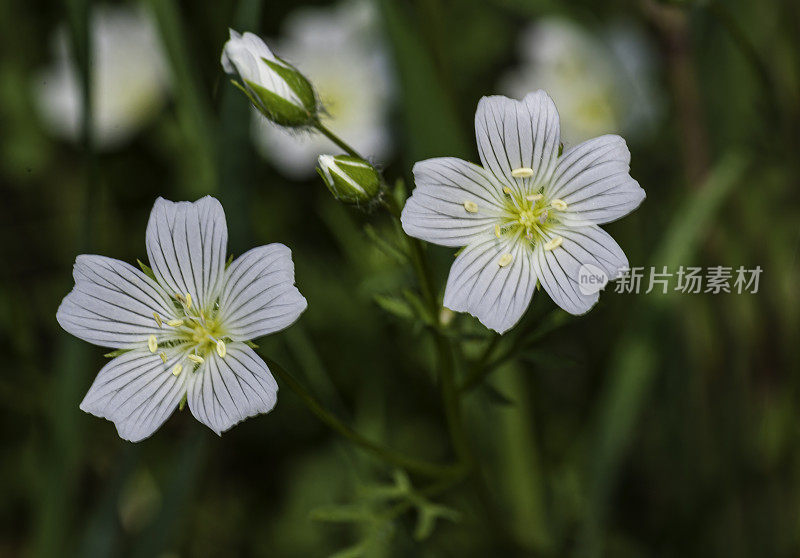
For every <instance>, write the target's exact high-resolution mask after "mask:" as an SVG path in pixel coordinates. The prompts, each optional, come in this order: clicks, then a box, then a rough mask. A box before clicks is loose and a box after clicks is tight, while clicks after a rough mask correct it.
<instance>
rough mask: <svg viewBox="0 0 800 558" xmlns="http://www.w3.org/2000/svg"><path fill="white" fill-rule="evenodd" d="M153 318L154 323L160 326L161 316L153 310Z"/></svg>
mask: <svg viewBox="0 0 800 558" xmlns="http://www.w3.org/2000/svg"><path fill="white" fill-rule="evenodd" d="M153 318H155V320H156V323H157V324H158V327H161V326H162V322H161V316H159V315H158V314H156V313H155V312H153Z"/></svg>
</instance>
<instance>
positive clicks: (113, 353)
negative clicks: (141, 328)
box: [103, 349, 133, 358]
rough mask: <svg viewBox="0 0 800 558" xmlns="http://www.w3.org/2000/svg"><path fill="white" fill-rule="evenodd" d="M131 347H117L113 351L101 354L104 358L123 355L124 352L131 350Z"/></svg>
mask: <svg viewBox="0 0 800 558" xmlns="http://www.w3.org/2000/svg"><path fill="white" fill-rule="evenodd" d="M132 350H133V349H117V350H115V351H111V352H110V353H106V354H104V355H103V356H104V357H106V358H116V357H118V356H121V355H124V354H125V353H129V352H131V351H132Z"/></svg>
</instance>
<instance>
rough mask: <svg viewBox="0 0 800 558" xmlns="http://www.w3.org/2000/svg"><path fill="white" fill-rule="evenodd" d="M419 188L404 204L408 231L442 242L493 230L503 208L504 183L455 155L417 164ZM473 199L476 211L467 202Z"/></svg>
mask: <svg viewBox="0 0 800 558" xmlns="http://www.w3.org/2000/svg"><path fill="white" fill-rule="evenodd" d="M414 182H415V184H416V188H415V189H414V192H413V194H412V196H411V198H409V200H408V201H407V202H406V205H405V207H404V208H403V214H402V217H401V222H402V224H403V230H404V231H405V232H406V234H408V235H410V236H414V237H417V238H420V239H422V240H427V241H428V242H433V243H435V244H440V245H442V246H464V245H465V244H469V243H470V242H471V241H472V240H474V239H476V238H477V237H478V236H479V235H480V234H482V233H485V232H486V231H488V230H493V228H494V223H495V222H497V217H498V216H499V215H500V214H501V213H502V211H503V206H502V204H503V200H502V196H503V191H502V186H500V184H499V183H498V182H497V180H496V179H495V178H494V177H493V176H492V175H491V173H489V172H487V171H486V170H484V169H482V168H481V167H479V166H478V165H474V164H472V163H468V162H467V161H462V160H461V159H457V158H455V157H440V158H436V159H428V160H426V161H421V162H419V163H417V164H415V165H414ZM470 202H471V203H474V204H475V208H476V210H475V211H474V212H470V211H467V210H466V209H465V206H464V204H465V203H470Z"/></svg>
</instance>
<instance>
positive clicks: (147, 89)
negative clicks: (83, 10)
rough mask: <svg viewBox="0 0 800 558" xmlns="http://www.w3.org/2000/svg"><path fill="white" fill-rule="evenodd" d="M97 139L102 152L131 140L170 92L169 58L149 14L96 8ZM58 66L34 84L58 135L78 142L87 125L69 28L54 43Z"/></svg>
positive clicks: (43, 110) (94, 92)
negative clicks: (83, 124) (84, 122)
mask: <svg viewBox="0 0 800 558" xmlns="http://www.w3.org/2000/svg"><path fill="white" fill-rule="evenodd" d="M90 32H91V43H92V52H91V82H92V108H93V115H92V116H93V121H92V122H93V130H92V131H93V134H94V136H95V141H96V144H97V146H98V147H100V148H105V149H113V148H116V147H118V146H119V145H121V144H122V143H124V142H125V141H127V140H128V139H130V138H131V137H132V136H133V135H134V134H135V133H136V132H137V131H138V130H139V129H140V128H141V127H142V126H143V125H145V124H147V123H148V122H149V121H150V120H151V119H152V118H153V117H154V116H155V115H156V114H158V112H159V111H160V110H161V109H162V108H163V106H164V104H165V102H166V98H167V92H168V90H169V73H168V68H167V63H166V57H165V55H164V52H163V49H162V47H161V42H160V39H159V37H158V33H157V32H156V28H155V25H154V22H153V21H152V19H151V17H150V16H149V13H148V12H147V11H145V10H143V9H141V8H131V7H111V6H96V7H94V8H93V9H92V15H91V29H90ZM54 46H55V51H56V60H55V63H54V64H53V65H52V66H51V67H50V68H48V69H46V70H44V71H43V72H41V73H40V74H39V75H38V76H37V78H36V81H35V83H34V89H35V91H34V92H35V96H36V101H37V105H38V108H39V112H40V113H41V115H42V118H43V120H44V123H45V124H46V125H47V127H48V128H49V129H50V130H51V131H52V133H53V134H55V135H57V136H60V137H64V138H67V139H70V140H72V141H76V140H78V139H80V136H81V131H82V126H81V124H82V122H83V120H82V119H83V102H82V87H81V82H80V79H79V76H78V71H77V68H76V65H75V62H74V60H73V58H72V55H71V52H70V46H69V41H68V40H67V32H66V27H63V26H62V27H60V28H59V29H58V32H57V34H56V41H55V45H54Z"/></svg>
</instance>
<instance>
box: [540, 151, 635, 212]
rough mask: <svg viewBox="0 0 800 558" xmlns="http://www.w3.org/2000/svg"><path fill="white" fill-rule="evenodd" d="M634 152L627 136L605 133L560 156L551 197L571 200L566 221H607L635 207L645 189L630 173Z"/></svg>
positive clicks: (547, 189) (550, 186) (549, 190)
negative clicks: (628, 144) (632, 153)
mask: <svg viewBox="0 0 800 558" xmlns="http://www.w3.org/2000/svg"><path fill="white" fill-rule="evenodd" d="M630 161H631V153H630V151H628V146H627V145H626V144H625V140H624V139H622V138H621V137H619V136H615V135H606V136H600V137H598V138H594V139H591V140H589V141H585V142H583V143H581V144H578V145H576V146H575V147H573V148H571V149H568V150H567V151H566V152H565V153H564V154H563V155H562V157H561V158H560V159H559V160H558V165H557V166H556V170H555V172H554V173H553V180H552V182H551V183H550V184H548V185H547V186H545V190H544V194H545V195H546V196H547V197H548V199H553V198H559V199H562V200H564V201H565V202H566V203H567V204H568V209H567V211H566V212H565V213H564V222H566V223H574V224H580V223H582V222H589V223H596V224H602V223H608V222H610V221H614V220H616V219H619V218H620V217H624V216H625V215H627V214H628V213H630V212H631V211H633V210H634V209H636V208H637V207H638V206H639V204H640V203H642V200H644V198H645V192H644V190H643V189H642V188H641V187H640V186H639V183H638V182H637V181H636V180H634V179H633V178H631V175H630Z"/></svg>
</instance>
